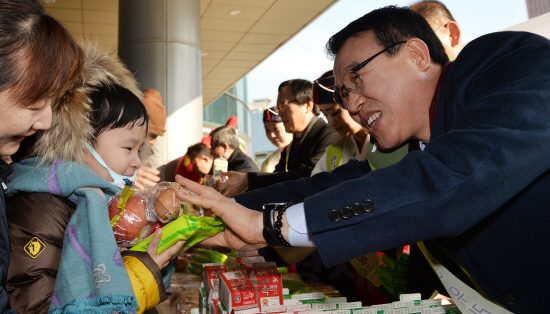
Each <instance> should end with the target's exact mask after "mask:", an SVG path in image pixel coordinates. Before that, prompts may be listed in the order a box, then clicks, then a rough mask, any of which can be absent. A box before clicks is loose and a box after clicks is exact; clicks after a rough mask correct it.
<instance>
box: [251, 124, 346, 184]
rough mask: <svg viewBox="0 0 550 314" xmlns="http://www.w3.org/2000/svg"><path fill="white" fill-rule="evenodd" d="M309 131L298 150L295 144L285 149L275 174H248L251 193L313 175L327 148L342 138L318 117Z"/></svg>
mask: <svg viewBox="0 0 550 314" xmlns="http://www.w3.org/2000/svg"><path fill="white" fill-rule="evenodd" d="M308 129H309V131H308V132H307V133H306V134H305V136H304V138H303V139H302V140H301V142H300V145H299V146H298V149H297V150H295V149H294V145H292V144H293V143H291V144H290V145H288V146H287V147H285V149H284V150H283V151H282V153H281V159H280V160H279V163H278V164H277V165H276V166H275V170H274V172H273V173H265V172H256V173H254V172H252V173H248V190H249V191H250V190H255V189H259V188H263V187H266V186H270V185H273V184H275V183H279V182H284V181H288V180H296V179H298V178H302V177H309V176H310V175H311V171H312V170H313V168H315V165H316V164H317V161H319V159H320V158H321V156H323V154H324V153H325V150H326V149H327V147H328V146H329V145H330V144H332V143H334V142H335V141H336V140H338V138H340V136H339V135H338V133H336V131H334V129H333V128H331V127H329V126H328V125H327V123H326V122H325V121H324V120H323V119H321V118H318V117H313V119H312V120H311V122H310V123H309V125H308ZM287 149H290V154H289V156H288V171H285V168H286V154H287Z"/></svg>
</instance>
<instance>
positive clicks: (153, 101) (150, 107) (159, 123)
mask: <svg viewBox="0 0 550 314" xmlns="http://www.w3.org/2000/svg"><path fill="white" fill-rule="evenodd" d="M143 104H144V105H145V108H147V114H149V133H150V134H151V135H155V136H163V135H164V132H166V129H165V127H166V109H164V105H162V96H160V93H159V92H158V91H157V90H154V89H146V90H144V91H143Z"/></svg>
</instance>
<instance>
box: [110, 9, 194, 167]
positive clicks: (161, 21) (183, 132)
mask: <svg viewBox="0 0 550 314" xmlns="http://www.w3.org/2000/svg"><path fill="white" fill-rule="evenodd" d="M118 34H119V35H118V43H119V47H118V54H119V57H120V58H121V59H122V61H123V62H124V63H125V64H126V65H127V66H128V68H129V69H130V71H132V72H133V73H134V74H135V76H136V78H137V80H138V82H139V84H140V87H141V88H142V89H147V88H153V89H156V90H158V91H159V92H160V94H161V95H162V99H163V104H164V106H165V107H166V114H167V116H168V119H167V122H166V125H167V127H166V129H167V131H166V134H165V136H163V137H159V138H158V140H157V144H156V145H155V156H156V157H155V158H153V160H152V162H151V163H152V165H153V166H155V167H158V166H159V165H163V164H166V163H169V162H170V161H173V160H175V159H176V158H179V157H181V156H183V155H184V154H185V152H186V151H187V147H188V146H189V145H192V144H194V143H197V142H199V141H200V140H201V138H202V74H201V48H200V47H201V38H200V35H201V31H200V0H119V33H118Z"/></svg>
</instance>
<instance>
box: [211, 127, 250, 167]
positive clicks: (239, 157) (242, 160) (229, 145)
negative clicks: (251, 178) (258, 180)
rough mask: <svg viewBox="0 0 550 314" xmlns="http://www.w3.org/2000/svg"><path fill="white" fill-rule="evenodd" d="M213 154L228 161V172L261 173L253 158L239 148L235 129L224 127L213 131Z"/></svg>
mask: <svg viewBox="0 0 550 314" xmlns="http://www.w3.org/2000/svg"><path fill="white" fill-rule="evenodd" d="M211 145H212V146H211V148H210V151H211V154H212V156H213V157H214V158H218V157H223V158H225V159H227V170H229V171H236V172H241V173H247V172H251V171H260V168H258V165H257V164H256V162H255V161H254V160H252V158H250V157H249V156H247V155H246V154H245V153H243V151H242V150H241V149H240V148H239V136H238V135H237V131H235V129H234V128H232V127H230V126H227V125H224V126H220V127H219V128H217V129H215V130H214V131H212V144H211Z"/></svg>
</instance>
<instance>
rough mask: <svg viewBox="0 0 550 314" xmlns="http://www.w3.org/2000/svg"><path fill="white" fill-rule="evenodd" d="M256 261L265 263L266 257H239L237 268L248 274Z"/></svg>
mask: <svg viewBox="0 0 550 314" xmlns="http://www.w3.org/2000/svg"><path fill="white" fill-rule="evenodd" d="M256 263H265V258H264V257H263V256H251V257H237V260H236V261H235V270H242V271H243V273H245V274H246V275H247V276H248V275H250V272H252V265H254V264H256ZM271 264H273V265H274V264H275V263H271Z"/></svg>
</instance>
